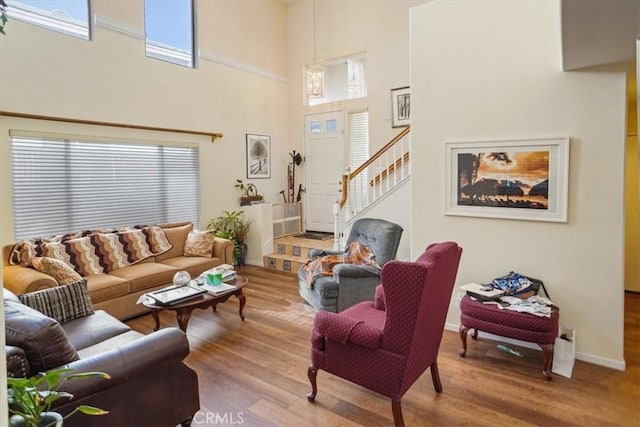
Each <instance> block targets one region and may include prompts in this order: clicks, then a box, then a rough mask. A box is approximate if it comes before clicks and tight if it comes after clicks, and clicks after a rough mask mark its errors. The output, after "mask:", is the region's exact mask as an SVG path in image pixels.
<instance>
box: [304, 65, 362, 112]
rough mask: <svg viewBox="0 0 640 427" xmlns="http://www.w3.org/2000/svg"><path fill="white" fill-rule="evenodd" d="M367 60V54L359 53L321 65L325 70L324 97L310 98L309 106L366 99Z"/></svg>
mask: <svg viewBox="0 0 640 427" xmlns="http://www.w3.org/2000/svg"><path fill="white" fill-rule="evenodd" d="M366 59H367V58H366V54H364V53H359V54H355V55H351V56H348V57H345V58H339V59H334V60H331V61H325V62H323V63H321V66H322V69H323V70H324V97H322V98H308V99H307V102H308V105H319V104H324V103H327V102H335V101H344V100H346V99H355V98H364V97H366V96H367V81H366V73H365V71H366V64H367V61H366Z"/></svg>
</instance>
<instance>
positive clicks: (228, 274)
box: [196, 264, 237, 295]
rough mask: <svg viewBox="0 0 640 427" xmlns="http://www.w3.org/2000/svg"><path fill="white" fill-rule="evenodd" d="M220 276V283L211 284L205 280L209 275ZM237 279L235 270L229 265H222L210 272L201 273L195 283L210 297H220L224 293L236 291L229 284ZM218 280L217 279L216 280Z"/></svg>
mask: <svg viewBox="0 0 640 427" xmlns="http://www.w3.org/2000/svg"><path fill="white" fill-rule="evenodd" d="M218 274H219V275H220V276H222V281H221V282H218V283H216V282H212V281H211V280H207V277H208V276H210V275H218ZM236 277H237V274H236V270H235V269H234V268H233V266H232V265H230V264H222V265H219V266H217V267H214V268H212V269H210V270H207V271H205V272H204V273H202V274H201V275H200V276H199V277H198V278H197V279H196V283H197V285H198V286H199V287H202V289H205V290H206V291H207V292H209V293H210V294H212V295H220V294H223V293H225V292H229V291H232V290H234V289H236V287H235V286H234V285H232V284H230V282H233V281H234V280H235V279H236ZM218 280H219V279H218Z"/></svg>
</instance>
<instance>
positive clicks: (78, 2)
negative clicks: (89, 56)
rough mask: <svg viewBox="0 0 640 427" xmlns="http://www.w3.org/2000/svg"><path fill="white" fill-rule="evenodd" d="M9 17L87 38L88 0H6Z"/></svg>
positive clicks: (88, 36)
mask: <svg viewBox="0 0 640 427" xmlns="http://www.w3.org/2000/svg"><path fill="white" fill-rule="evenodd" d="M6 3H7V6H8V7H7V14H8V16H9V17H10V18H12V19H16V20H18V21H22V22H26V23H29V24H33V25H38V26H40V27H44V28H47V29H49V30H53V31H58V32H60V33H64V34H68V35H71V36H74V37H79V38H81V39H85V40H89V39H90V38H91V31H90V27H89V22H90V21H91V20H90V19H89V17H90V14H89V0H19V1H18V0H8V1H7V2H6Z"/></svg>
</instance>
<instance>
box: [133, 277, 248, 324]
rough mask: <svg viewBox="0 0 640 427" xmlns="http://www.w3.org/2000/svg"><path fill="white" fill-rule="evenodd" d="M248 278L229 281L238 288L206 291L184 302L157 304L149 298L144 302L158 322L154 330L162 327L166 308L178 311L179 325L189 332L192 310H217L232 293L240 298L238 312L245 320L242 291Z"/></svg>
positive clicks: (244, 299) (244, 301)
mask: <svg viewBox="0 0 640 427" xmlns="http://www.w3.org/2000/svg"><path fill="white" fill-rule="evenodd" d="M247 282H248V280H247V278H246V277H244V276H236V278H235V280H234V281H232V282H227V283H229V284H230V285H234V286H235V287H236V288H235V289H232V290H230V291H229V292H225V293H223V294H220V295H212V294H209V293H206V294H204V295H202V296H200V297H198V298H194V299H191V300H188V301H185V302H182V303H178V304H174V305H157V304H154V303H153V302H151V299H150V298H148V299H147V300H145V301H144V302H143V304H144V306H145V307H147V308H148V309H150V310H151V316H153V321H154V322H155V323H156V324H155V327H154V328H153V330H154V331H157V330H158V329H159V328H160V316H159V313H160V312H161V311H164V310H173V311H175V312H176V319H178V325H179V326H180V329H182V331H183V332H185V333H186V332H187V325H188V324H189V319H190V318H191V312H192V311H193V310H195V309H196V308H200V309H203V310H204V309H207V308H209V307H211V309H212V310H213V311H214V312H215V311H216V306H217V305H218V304H220V303H222V302H225V301H226V300H228V299H229V298H230V297H231V296H232V295H235V296H236V298H238V302H239V303H240V308H239V310H238V314H240V318H241V319H242V321H244V313H243V312H242V310H243V309H244V305H245V303H246V298H245V296H244V294H243V293H242V288H244V286H245V285H246V284H247Z"/></svg>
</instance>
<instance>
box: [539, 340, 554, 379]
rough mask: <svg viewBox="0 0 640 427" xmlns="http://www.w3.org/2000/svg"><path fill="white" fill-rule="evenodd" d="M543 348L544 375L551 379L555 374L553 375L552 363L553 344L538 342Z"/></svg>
mask: <svg viewBox="0 0 640 427" xmlns="http://www.w3.org/2000/svg"><path fill="white" fill-rule="evenodd" d="M538 345H539V346H540V348H541V349H542V356H543V361H542V375H544V377H545V378H546V379H547V381H551V379H552V378H553V376H552V375H551V365H552V364H553V344H538Z"/></svg>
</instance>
